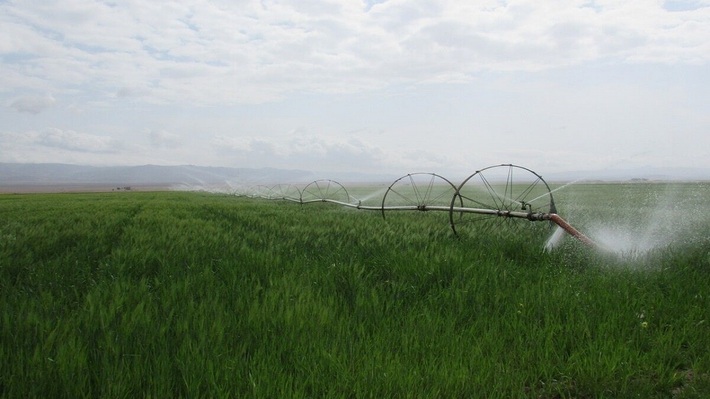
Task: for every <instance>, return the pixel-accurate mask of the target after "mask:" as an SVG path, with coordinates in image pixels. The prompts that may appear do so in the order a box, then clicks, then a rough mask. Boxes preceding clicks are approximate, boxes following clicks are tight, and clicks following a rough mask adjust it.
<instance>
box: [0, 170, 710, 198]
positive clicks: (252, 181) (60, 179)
mask: <svg viewBox="0 0 710 399" xmlns="http://www.w3.org/2000/svg"><path fill="white" fill-rule="evenodd" d="M398 177H401V175H397V176H395V175H387V174H363V173H333V174H328V175H319V174H317V173H316V172H312V171H305V170H285V169H273V168H259V169H250V168H226V167H207V166H193V165H180V166H160V165H142V166H83V165H68V164H49V163H48V164H25V163H0V191H5V192H7V191H23V190H22V189H23V188H28V187H39V188H42V187H53V188H54V189H60V188H62V187H75V188H76V187H82V186H83V187H90V188H94V189H104V190H105V189H112V188H121V189H124V188H126V187H131V186H135V187H163V188H173V189H200V188H205V189H209V188H238V187H250V186H254V185H273V184H280V183H289V184H308V183H310V182H312V181H314V180H317V179H324V178H327V179H334V180H338V181H342V182H379V183H382V182H392V181H394V180H395V179H397V178H398ZM543 177H544V178H545V180H547V181H548V182H563V181H564V182H569V181H580V180H582V181H585V180H586V181H630V180H633V181H638V180H651V181H679V180H704V181H710V170H707V169H689V168H673V169H660V168H637V169H617V170H602V171H576V172H559V173H551V174H546V175H544V176H543ZM454 184H458V182H454Z"/></svg>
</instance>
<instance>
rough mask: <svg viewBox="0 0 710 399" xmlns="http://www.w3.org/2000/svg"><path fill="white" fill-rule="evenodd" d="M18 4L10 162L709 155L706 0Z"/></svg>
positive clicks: (315, 165) (8, 91)
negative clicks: (645, 0)
mask: <svg viewBox="0 0 710 399" xmlns="http://www.w3.org/2000/svg"><path fill="white" fill-rule="evenodd" d="M0 23H2V26H3V37H4V38H5V39H4V40H2V41H1V42H0V56H1V57H0V87H1V88H2V89H0V105H2V106H0V120H1V121H2V126H0V162H6V163H24V162H31V163H67V164H78V165H99V166H108V165H120V166H133V165H146V164H151V165H204V166H213V167H232V168H257V169H258V168H266V167H269V168H276V169H284V170H291V169H298V170H309V171H311V170H313V171H329V172H337V173H340V172H343V173H349V172H353V171H356V172H359V173H367V174H380V173H387V174H399V173H408V172H410V171H414V170H416V171H421V170H431V171H436V172H438V173H441V174H443V175H446V176H455V175H456V176H463V175H465V174H467V173H471V171H474V170H476V169H478V168H483V167H486V166H489V165H492V164H499V163H507V162H510V163H516V164H520V165H525V166H528V167H530V168H532V169H534V170H536V171H539V172H540V173H542V174H543V175H545V174H547V173H548V172H558V171H570V170H591V171H596V170H602V169H628V168H644V167H649V168H658V169H659V170H662V169H664V168H675V167H681V168H701V169H708V168H710V153H709V152H708V151H709V150H708V149H709V148H710V142H709V141H708V140H710V135H708V134H707V130H708V126H710V116H709V115H710V112H709V110H708V104H710V99H709V98H708V95H709V94H708V93H710V72H709V71H710V68H708V63H710V48H709V47H708V45H709V44H708V43H710V7H708V6H707V4H706V2H697V1H657V2H602V1H591V2H589V1H578V2H545V1H543V2H540V1H532V0H523V1H510V2H506V1H483V2H475V3H471V4H468V3H465V2H460V1H457V0H442V1H436V2H418V1H401V0H389V1H369V0H368V1H359V0H348V1H329V0H315V1H308V2H291V3H289V2H286V3H280V2H269V1H243V2H238V3H232V2H221V1H215V2H206V3H198V2H194V1H187V2H176V3H163V2H159V3H150V2H135V3H133V2H117V3H105V2H100V1H93V0H80V1H69V2H58V3H46V2H19V1H4V2H0ZM660 173H662V172H660Z"/></svg>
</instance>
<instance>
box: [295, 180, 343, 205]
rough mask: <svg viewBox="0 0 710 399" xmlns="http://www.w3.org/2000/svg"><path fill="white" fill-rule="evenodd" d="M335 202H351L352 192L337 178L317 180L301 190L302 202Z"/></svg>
mask: <svg viewBox="0 0 710 399" xmlns="http://www.w3.org/2000/svg"><path fill="white" fill-rule="evenodd" d="M310 202H333V203H340V204H346V205H349V204H350V194H348V190H346V189H345V187H343V185H342V184H340V183H338V182H337V181H335V180H325V179H324V180H316V181H314V182H311V183H310V184H308V185H307V186H306V187H304V188H303V190H302V191H301V203H302V204H306V203H310Z"/></svg>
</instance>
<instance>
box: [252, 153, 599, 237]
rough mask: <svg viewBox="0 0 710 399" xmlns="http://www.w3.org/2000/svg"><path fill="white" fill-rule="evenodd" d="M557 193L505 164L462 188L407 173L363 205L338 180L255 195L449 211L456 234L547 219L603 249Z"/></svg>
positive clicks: (381, 209) (375, 208)
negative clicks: (560, 209) (559, 204)
mask: <svg viewBox="0 0 710 399" xmlns="http://www.w3.org/2000/svg"><path fill="white" fill-rule="evenodd" d="M553 191H555V190H550V187H549V185H548V184H547V182H545V180H544V179H543V178H542V176H540V175H538V174H537V173H535V172H533V171H532V170H530V169H527V168H524V167H522V166H517V165H513V164H501V165H494V166H489V167H487V168H484V169H481V170H478V171H476V172H475V173H473V174H472V175H470V176H469V177H468V178H466V179H465V180H464V181H463V182H462V183H461V184H460V185H459V186H455V185H454V184H453V183H452V182H451V181H449V180H447V179H446V178H444V177H442V176H440V175H437V174H435V173H410V174H407V175H405V176H402V177H400V178H399V179H397V180H395V181H394V182H393V183H392V184H391V185H390V186H389V187H388V188H387V190H386V191H385V193H384V196H383V198H382V202H381V203H380V205H363V203H362V201H361V200H358V199H356V198H354V197H352V196H351V195H350V193H349V192H348V190H347V189H346V188H345V187H344V186H343V185H342V184H340V183H338V182H337V181H334V180H316V181H313V182H311V183H310V184H308V185H306V186H305V187H304V188H303V189H302V190H299V189H298V188H297V187H295V186H292V185H277V186H274V187H271V188H268V187H266V186H257V187H256V188H255V190H254V194H253V195H252V196H253V197H260V198H268V199H282V200H288V201H293V202H298V203H300V204H310V203H315V202H327V203H332V204H337V205H341V206H345V207H350V208H355V209H361V210H369V211H379V212H382V217H383V218H385V217H386V214H387V213H389V212H395V211H419V212H429V211H433V212H448V214H449V224H450V226H451V229H452V230H453V232H454V234H455V235H460V234H461V233H462V232H463V231H465V230H466V229H469V228H471V226H475V225H477V224H479V223H481V222H483V221H490V220H496V219H498V220H516V219H520V220H527V221H530V222H549V223H552V224H555V225H557V226H559V228H561V229H562V230H564V232H566V233H567V234H569V235H570V236H572V237H573V238H575V239H577V240H579V241H580V242H582V243H584V244H586V245H588V246H591V247H595V248H600V246H599V245H597V244H596V243H595V242H594V241H593V240H592V239H590V238H589V237H587V236H586V235H585V234H583V233H582V232H580V231H579V230H577V229H576V228H574V227H573V226H572V225H571V224H569V223H568V222H567V221H566V220H565V219H563V218H562V217H561V216H560V215H558V214H557V209H556V206H555V201H554V199H553V197H552V192H553Z"/></svg>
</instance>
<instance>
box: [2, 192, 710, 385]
mask: <svg viewBox="0 0 710 399" xmlns="http://www.w3.org/2000/svg"><path fill="white" fill-rule="evenodd" d="M709 194H710V184H708V183H683V184H680V183H679V184H648V183H634V184H576V185H571V186H569V187H565V188H564V189H561V190H559V191H556V192H555V193H554V195H555V199H556V201H557V209H558V212H559V213H560V214H561V215H562V216H563V217H565V218H566V219H567V220H568V221H569V222H570V223H572V224H573V225H575V226H576V227H577V228H579V229H580V230H582V231H583V232H585V233H587V234H588V235H590V236H591V237H592V238H593V239H595V240H597V241H599V242H600V244H602V245H604V246H605V247H606V248H608V251H597V250H595V249H592V248H589V247H586V246H584V245H583V244H581V243H579V242H577V241H575V240H574V239H571V238H569V237H568V238H565V239H564V240H563V241H562V242H560V243H559V246H558V247H557V248H556V249H555V250H553V251H544V250H543V246H544V244H545V241H546V239H547V238H548V236H549V235H550V233H551V232H552V229H551V228H550V226H549V225H547V224H546V223H545V222H536V224H535V226H531V224H533V223H534V222H528V221H526V220H522V221H519V222H520V223H517V222H518V221H516V223H510V221H503V222H501V223H497V222H496V223H497V225H492V226H482V227H481V229H480V231H479V230H473V231H471V230H469V231H467V234H462V235H461V236H460V237H455V236H454V235H453V233H452V232H451V229H450V227H449V216H448V214H446V213H445V212H402V213H397V214H396V215H393V216H392V217H390V216H387V218H386V219H384V220H383V218H382V215H381V214H380V213H379V212H368V211H363V210H356V209H350V208H344V207H342V206H337V205H334V204H325V203H323V204H308V205H299V204H296V203H293V202H289V201H269V200H264V199H252V198H244V197H237V196H234V195H228V194H210V193H203V192H120V193H118V192H116V193H81V194H79V193H78V194H4V195H0V397H3V398H31V397H38V398H39V397H41V398H50V397H51V398H100V397H107V398H136V397H170V398H181V397H182V398H188V397H189V398H199V397H207V398H217V397H234V398H244V397H259V398H279V397H280V398H315V397H327V398H453V397H456V398H459V397H462V398H463V397H466V398H468V397H470V398H631V397H639V398H707V397H710V217H708V214H710V212H708V209H707V208H708V206H707V199H708V198H710V195H709Z"/></svg>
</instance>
